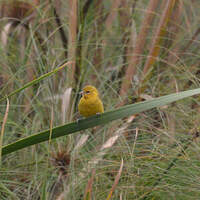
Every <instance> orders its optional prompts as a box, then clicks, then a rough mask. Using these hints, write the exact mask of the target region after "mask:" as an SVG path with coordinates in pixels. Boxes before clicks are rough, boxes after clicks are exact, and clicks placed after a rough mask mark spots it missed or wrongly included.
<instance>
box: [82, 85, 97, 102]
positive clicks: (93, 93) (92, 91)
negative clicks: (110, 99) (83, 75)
mask: <svg viewBox="0 0 200 200" xmlns="http://www.w3.org/2000/svg"><path fill="white" fill-rule="evenodd" d="M81 94H82V96H83V97H84V98H85V99H88V98H94V97H98V95H99V93H98V90H97V89H96V88H95V87H94V86H91V85H87V86H85V87H84V88H83V90H82V91H81Z"/></svg>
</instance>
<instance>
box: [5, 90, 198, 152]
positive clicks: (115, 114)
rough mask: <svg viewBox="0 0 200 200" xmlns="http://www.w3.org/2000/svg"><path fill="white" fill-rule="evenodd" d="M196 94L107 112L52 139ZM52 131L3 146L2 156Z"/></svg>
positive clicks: (56, 132) (70, 126)
mask: <svg viewBox="0 0 200 200" xmlns="http://www.w3.org/2000/svg"><path fill="white" fill-rule="evenodd" d="M196 94H200V88H199V89H194V90H188V91H184V92H180V93H174V94H170V95H166V96H162V97H158V98H155V99H152V100H149V101H144V102H140V103H136V104H131V105H126V106H123V107H121V108H118V109H115V110H112V111H108V112H105V113H103V114H101V115H95V116H92V117H89V118H86V119H83V120H80V121H79V122H78V123H77V122H73V123H69V124H66V125H63V126H59V127H55V128H53V129H52V136H51V139H54V138H57V137H61V136H65V135H69V134H72V133H75V132H77V131H80V130H85V129H88V128H92V127H94V126H97V125H102V124H106V123H108V122H111V121H113V120H117V119H121V118H124V117H128V116H130V115H133V114H136V113H140V112H143V111H146V110H149V109H152V108H155V107H160V106H163V105H166V104H169V103H172V102H174V101H177V100H180V99H183V98H186V97H190V96H193V95H196ZM49 134H50V130H46V131H42V132H40V133H36V134H33V135H31V136H29V137H26V138H23V139H20V140H18V141H16V142H14V143H11V144H8V145H6V146H3V148H2V155H6V154H9V153H12V152H14V151H17V150H19V149H22V148H25V147H28V146H31V145H34V144H38V143H40V142H44V141H48V140H49Z"/></svg>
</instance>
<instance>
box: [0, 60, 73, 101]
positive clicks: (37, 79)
mask: <svg viewBox="0 0 200 200" xmlns="http://www.w3.org/2000/svg"><path fill="white" fill-rule="evenodd" d="M70 63H71V61H69V62H66V63H64V64H63V65H62V66H60V67H58V68H56V69H54V70H52V71H50V72H48V73H46V74H43V75H42V76H40V77H38V78H36V79H34V80H33V81H30V82H28V83H27V84H25V85H24V86H23V87H21V88H18V89H17V90H15V91H13V92H11V93H10V94H8V95H6V96H4V97H2V98H1V99H0V102H1V101H3V100H4V99H6V98H9V97H11V96H13V95H15V94H17V93H19V92H21V91H22V90H25V89H26V88H28V87H30V86H32V85H34V84H36V83H38V82H40V81H41V80H43V79H45V78H47V77H49V76H52V75H53V74H55V73H57V72H58V71H60V70H61V69H63V68H64V67H66V66H67V65H68V64H70Z"/></svg>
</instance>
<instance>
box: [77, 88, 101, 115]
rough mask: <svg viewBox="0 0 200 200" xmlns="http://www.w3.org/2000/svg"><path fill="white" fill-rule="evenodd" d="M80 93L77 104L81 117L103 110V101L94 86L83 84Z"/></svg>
mask: <svg viewBox="0 0 200 200" xmlns="http://www.w3.org/2000/svg"><path fill="white" fill-rule="evenodd" d="M81 93H82V97H81V99H80V101H79V104H78V110H79V113H80V114H81V115H82V116H83V117H90V116H92V115H96V114H98V113H103V112H104V108H103V103H102V101H101V99H100V98H99V93H98V90H97V89H96V88H95V87H94V86H91V85H87V86H85V87H84V88H83V91H82V92H81Z"/></svg>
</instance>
